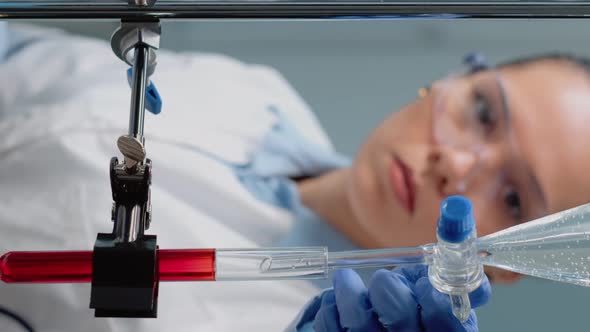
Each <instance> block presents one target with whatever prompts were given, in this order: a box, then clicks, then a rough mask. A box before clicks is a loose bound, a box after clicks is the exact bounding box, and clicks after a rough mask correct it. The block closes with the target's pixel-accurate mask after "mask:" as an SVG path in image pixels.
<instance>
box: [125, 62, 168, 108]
mask: <svg viewBox="0 0 590 332" xmlns="http://www.w3.org/2000/svg"><path fill="white" fill-rule="evenodd" d="M132 80H133V68H129V69H127V82H128V83H129V86H131V84H132ZM145 109H146V110H148V111H150V112H151V113H152V114H156V115H157V114H160V112H161V111H162V98H161V97H160V93H158V89H156V86H155V85H154V83H152V81H149V83H148V86H147V87H146V88H145Z"/></svg>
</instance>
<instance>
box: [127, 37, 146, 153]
mask: <svg viewBox="0 0 590 332" xmlns="http://www.w3.org/2000/svg"><path fill="white" fill-rule="evenodd" d="M148 52H149V49H148V47H147V46H146V45H142V44H140V45H138V46H137V47H136V48H135V59H134V63H133V81H132V89H131V111H130V113H129V135H130V136H133V137H135V138H137V139H138V140H139V141H140V142H141V143H142V144H143V143H144V139H143V124H144V119H145V91H146V85H147V63H148Z"/></svg>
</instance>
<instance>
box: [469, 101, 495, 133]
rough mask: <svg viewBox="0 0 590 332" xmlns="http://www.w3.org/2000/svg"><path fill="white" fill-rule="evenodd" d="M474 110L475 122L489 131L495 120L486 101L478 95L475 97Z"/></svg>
mask: <svg viewBox="0 0 590 332" xmlns="http://www.w3.org/2000/svg"><path fill="white" fill-rule="evenodd" d="M474 108H475V109H474V111H475V116H476V118H477V121H478V122H479V123H480V124H481V125H483V126H484V127H486V128H487V129H491V128H492V127H493V126H494V124H495V122H496V119H495V118H494V113H493V111H492V109H491V107H490V104H489V103H488V101H487V100H486V99H485V98H484V97H483V96H479V95H478V96H476V97H475V105H474Z"/></svg>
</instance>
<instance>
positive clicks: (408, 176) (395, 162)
mask: <svg viewBox="0 0 590 332" xmlns="http://www.w3.org/2000/svg"><path fill="white" fill-rule="evenodd" d="M389 177H390V181H391V186H392V187H393V192H394V193H395V196H396V197H397V199H398V200H399V202H400V204H401V205H402V206H403V207H404V208H405V209H406V210H407V211H408V213H410V214H412V213H414V206H415V203H416V187H415V185H414V178H413V175H412V170H411V169H410V168H409V167H408V166H407V165H406V164H404V163H403V162H402V161H401V159H399V158H398V157H395V156H394V157H393V158H392V160H391V165H390V168H389Z"/></svg>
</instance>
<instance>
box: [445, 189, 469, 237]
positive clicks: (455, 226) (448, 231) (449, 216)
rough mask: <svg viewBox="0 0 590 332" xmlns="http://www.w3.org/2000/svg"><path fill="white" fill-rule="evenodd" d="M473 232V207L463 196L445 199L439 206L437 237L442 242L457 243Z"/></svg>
mask: <svg viewBox="0 0 590 332" xmlns="http://www.w3.org/2000/svg"><path fill="white" fill-rule="evenodd" d="M473 230H475V219H474V218H473V207H472V206H471V202H470V201H469V200H468V199H467V198H465V197H463V196H450V197H447V198H446V199H445V200H444V201H443V202H442V203H441V205H440V218H439V219H438V227H437V233H438V237H439V238H440V239H442V240H444V241H447V242H452V243H459V242H462V241H464V240H465V239H467V238H468V237H469V235H471V232H473Z"/></svg>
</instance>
